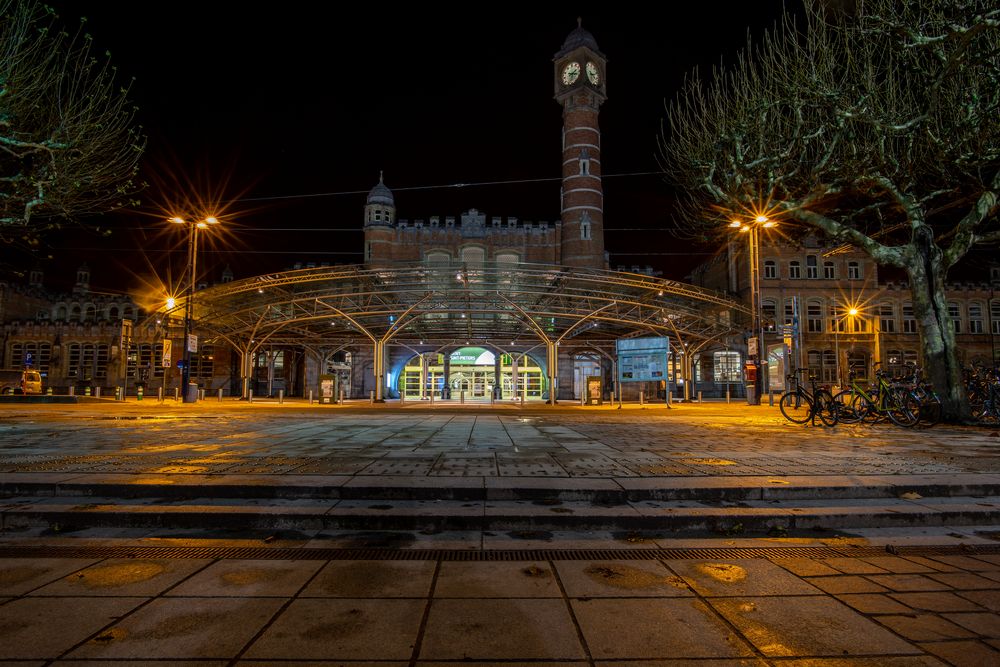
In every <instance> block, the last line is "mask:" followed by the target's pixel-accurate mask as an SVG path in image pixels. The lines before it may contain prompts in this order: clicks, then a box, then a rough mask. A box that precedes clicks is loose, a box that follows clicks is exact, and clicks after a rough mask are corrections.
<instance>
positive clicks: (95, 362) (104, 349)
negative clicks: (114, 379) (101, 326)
mask: <svg viewBox="0 0 1000 667" xmlns="http://www.w3.org/2000/svg"><path fill="white" fill-rule="evenodd" d="M67 347H68V351H69V363H68V364H67V366H66V375H67V377H71V378H77V379H80V380H85V381H87V380H100V379H103V378H106V377H107V376H108V359H109V348H108V345H107V343H101V344H98V345H94V344H93V343H71V344H70V345H68V346H67Z"/></svg>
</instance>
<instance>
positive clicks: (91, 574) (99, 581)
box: [69, 563, 164, 588]
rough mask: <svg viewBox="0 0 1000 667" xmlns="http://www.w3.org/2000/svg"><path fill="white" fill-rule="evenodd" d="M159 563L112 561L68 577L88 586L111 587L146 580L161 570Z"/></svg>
mask: <svg viewBox="0 0 1000 667" xmlns="http://www.w3.org/2000/svg"><path fill="white" fill-rule="evenodd" d="M163 569H164V568H163V566H162V565H160V564H159V563H114V564H111V565H97V566H95V567H91V568H87V569H86V570H84V571H83V572H78V573H77V574H75V575H72V576H70V577H69V579H70V580H71V581H72V580H79V581H80V583H82V584H83V585H84V586H87V587H88V588H112V587H116V586H127V585H129V584H135V583H138V582H140V581H148V580H149V579H152V578H153V577H155V576H157V575H158V574H160V573H161V572H163Z"/></svg>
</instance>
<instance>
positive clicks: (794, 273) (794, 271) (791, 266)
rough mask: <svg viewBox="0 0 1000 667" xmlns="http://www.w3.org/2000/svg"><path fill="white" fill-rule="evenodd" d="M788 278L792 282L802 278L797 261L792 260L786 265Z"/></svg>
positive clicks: (800, 268)
mask: <svg viewBox="0 0 1000 667" xmlns="http://www.w3.org/2000/svg"><path fill="white" fill-rule="evenodd" d="M788 277H789V278H791V279H792V280H798V279H799V278H801V277H802V267H801V266H800V265H799V261H798V260H797V259H793V260H792V261H790V262H789V263H788Z"/></svg>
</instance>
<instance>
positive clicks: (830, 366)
mask: <svg viewBox="0 0 1000 667" xmlns="http://www.w3.org/2000/svg"><path fill="white" fill-rule="evenodd" d="M839 381H840V379H839V378H838V377H837V353H836V352H834V351H833V350H823V382H839Z"/></svg>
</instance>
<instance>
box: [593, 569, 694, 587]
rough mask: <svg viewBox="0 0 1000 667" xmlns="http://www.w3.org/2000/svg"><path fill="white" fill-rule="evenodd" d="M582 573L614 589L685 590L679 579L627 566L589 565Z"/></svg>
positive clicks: (682, 581) (685, 584)
mask: <svg viewBox="0 0 1000 667" xmlns="http://www.w3.org/2000/svg"><path fill="white" fill-rule="evenodd" d="M584 573H585V574H586V575H587V576H588V577H590V578H591V579H593V580H594V581H596V582H598V583H601V584H606V585H608V586H614V587H615V588H624V589H633V590H634V589H637V588H655V587H657V586H673V587H674V588H687V587H688V586H687V583H685V581H684V580H683V579H681V578H680V577H676V576H664V575H658V574H654V573H653V572H647V571H646V570H640V569H638V568H635V567H629V566H628V565H618V564H613V565H612V564H607V565H591V566H590V567H588V568H587V569H585V570H584Z"/></svg>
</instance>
